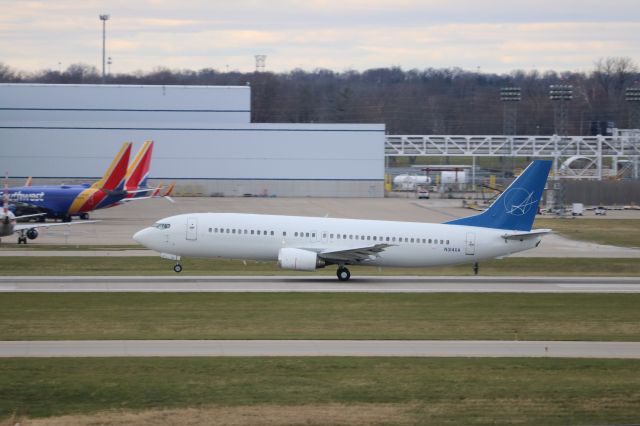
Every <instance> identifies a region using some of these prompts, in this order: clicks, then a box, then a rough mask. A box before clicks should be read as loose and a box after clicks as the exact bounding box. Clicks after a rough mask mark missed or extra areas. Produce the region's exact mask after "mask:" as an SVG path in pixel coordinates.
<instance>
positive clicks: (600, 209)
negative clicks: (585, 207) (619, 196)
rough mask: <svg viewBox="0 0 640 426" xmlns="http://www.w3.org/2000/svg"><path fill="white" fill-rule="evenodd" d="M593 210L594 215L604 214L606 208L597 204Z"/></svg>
mask: <svg viewBox="0 0 640 426" xmlns="http://www.w3.org/2000/svg"><path fill="white" fill-rule="evenodd" d="M594 212H595V214H596V216H605V215H606V214H607V209H605V208H604V207H602V206H598V207H596V209H595V210H594Z"/></svg>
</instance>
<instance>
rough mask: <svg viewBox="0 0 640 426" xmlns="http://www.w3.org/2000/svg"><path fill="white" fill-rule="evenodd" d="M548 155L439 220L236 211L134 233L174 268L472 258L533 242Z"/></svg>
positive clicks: (183, 218) (308, 267) (342, 269)
mask: <svg viewBox="0 0 640 426" xmlns="http://www.w3.org/2000/svg"><path fill="white" fill-rule="evenodd" d="M550 167H551V161H548V160H535V161H533V162H532V163H531V164H530V165H529V166H528V167H527V168H526V169H525V170H524V172H523V173H522V174H521V175H520V176H519V177H518V178H517V179H516V180H514V181H513V183H512V184H511V185H510V186H509V187H508V188H507V189H506V190H505V191H504V192H503V193H502V194H501V195H500V196H499V197H498V198H497V199H496V200H495V201H494V202H493V203H492V204H491V206H490V207H489V208H488V209H487V210H485V211H484V212H482V213H480V214H477V215H474V216H470V217H466V218H462V219H456V220H452V221H450V222H446V223H443V224H433V223H417V222H393V221H380V220H355V219H333V218H322V217H301V216H275V215H257V214H239V213H192V214H182V215H178V216H172V217H168V218H165V219H162V220H160V221H158V222H157V223H156V224H154V225H153V226H151V227H148V228H145V229H143V230H141V231H139V232H137V233H136V234H135V235H134V236H133V238H134V240H136V241H137V242H139V243H140V244H143V245H145V246H146V247H148V248H150V249H153V250H155V251H157V252H159V253H160V254H161V257H163V258H165V259H171V260H175V261H176V264H175V266H174V271H176V272H180V271H181V270H182V265H181V264H180V259H181V257H183V256H190V257H199V258H230V259H250V260H277V261H278V265H279V266H280V267H281V268H283V269H294V270H298V271H314V270H316V269H317V268H323V267H325V266H328V265H337V266H338V269H337V276H338V279H339V280H341V281H346V280H348V279H349V278H350V276H351V273H350V272H349V269H348V268H347V266H348V265H372V266H391V267H393V266H397V267H428V266H436V265H451V264H457V263H467V262H469V263H475V264H476V265H477V262H478V261H479V260H483V259H492V258H496V257H503V256H507V255H509V254H512V253H516V252H519V251H523V250H528V249H531V248H534V247H536V246H537V245H538V244H539V243H540V240H541V239H542V236H543V235H544V234H546V233H548V232H550V230H549V229H537V230H532V229H531V227H532V225H533V221H534V219H535V215H536V212H537V209H538V204H539V202H540V199H541V197H542V191H543V190H544V186H545V183H546V181H547V176H548V174H549V169H550Z"/></svg>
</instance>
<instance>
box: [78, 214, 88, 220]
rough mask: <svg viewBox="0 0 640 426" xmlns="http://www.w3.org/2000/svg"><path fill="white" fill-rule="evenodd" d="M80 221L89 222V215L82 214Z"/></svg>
mask: <svg viewBox="0 0 640 426" xmlns="http://www.w3.org/2000/svg"><path fill="white" fill-rule="evenodd" d="M80 219H82V220H89V213H82V214H81V215H80Z"/></svg>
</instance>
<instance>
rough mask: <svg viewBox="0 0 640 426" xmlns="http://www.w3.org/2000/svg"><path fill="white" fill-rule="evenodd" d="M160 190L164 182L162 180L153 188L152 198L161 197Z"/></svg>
mask: <svg viewBox="0 0 640 426" xmlns="http://www.w3.org/2000/svg"><path fill="white" fill-rule="evenodd" d="M160 190H162V182H160V183H159V184H158V186H156V188H155V189H154V190H153V192H152V193H151V198H155V197H159V196H160Z"/></svg>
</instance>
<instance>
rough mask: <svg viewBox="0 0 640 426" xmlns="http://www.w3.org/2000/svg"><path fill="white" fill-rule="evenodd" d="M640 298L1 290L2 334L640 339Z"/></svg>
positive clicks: (37, 336)
mask: <svg viewBox="0 0 640 426" xmlns="http://www.w3.org/2000/svg"><path fill="white" fill-rule="evenodd" d="M639 305H640V295H639V294H506V293H489V294H468V293H436V294H403V293H398V294H371V293H347V294H340V293H97V294H96V293H54V294H43V293H5V294H3V295H2V297H1V298H0V340H111V339H113V340H118V339H399V340H403V339H415V340H420V339H439V340H447V339H452V340H455V339H466V340H478V339H479V340H512V339H514V340H592V341H593V340H595V341H598V340H602V341H640V322H639V321H638V310H637V308H638V306H639Z"/></svg>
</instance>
